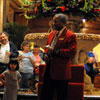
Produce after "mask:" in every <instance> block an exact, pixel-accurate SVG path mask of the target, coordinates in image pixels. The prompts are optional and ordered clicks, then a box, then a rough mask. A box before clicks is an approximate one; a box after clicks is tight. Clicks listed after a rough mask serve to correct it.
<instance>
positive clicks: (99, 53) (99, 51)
mask: <svg viewBox="0 0 100 100" xmlns="http://www.w3.org/2000/svg"><path fill="white" fill-rule="evenodd" d="M93 51H95V52H96V53H97V55H98V62H100V43H99V44H98V45H97V46H95V47H94V48H93Z"/></svg>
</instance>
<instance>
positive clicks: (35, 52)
mask: <svg viewBox="0 0 100 100" xmlns="http://www.w3.org/2000/svg"><path fill="white" fill-rule="evenodd" d="M33 55H34V59H35V70H34V72H35V79H36V80H37V81H39V66H40V64H45V62H44V61H43V60H42V59H41V57H40V47H39V46H38V45H34V49H33Z"/></svg>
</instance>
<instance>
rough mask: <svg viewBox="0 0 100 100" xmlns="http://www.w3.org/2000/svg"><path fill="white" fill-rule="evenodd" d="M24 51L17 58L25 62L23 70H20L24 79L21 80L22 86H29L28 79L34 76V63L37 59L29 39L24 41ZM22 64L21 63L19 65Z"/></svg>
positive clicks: (22, 46)
mask: <svg viewBox="0 0 100 100" xmlns="http://www.w3.org/2000/svg"><path fill="white" fill-rule="evenodd" d="M21 48H22V51H20V52H21V54H22V55H20V56H19V57H18V58H17V60H18V61H22V64H23V70H21V71H20V73H21V76H22V79H21V82H20V88H29V84H28V81H29V80H30V79H31V78H32V76H33V75H34V73H33V71H34V65H35V59H34V56H33V53H32V52H30V43H29V42H28V41H23V43H22V44H21ZM19 66H20V65H19Z"/></svg>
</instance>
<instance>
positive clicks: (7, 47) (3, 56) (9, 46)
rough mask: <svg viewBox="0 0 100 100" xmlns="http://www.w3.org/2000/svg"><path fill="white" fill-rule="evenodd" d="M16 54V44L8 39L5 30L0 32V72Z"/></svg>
mask: <svg viewBox="0 0 100 100" xmlns="http://www.w3.org/2000/svg"><path fill="white" fill-rule="evenodd" d="M17 56H18V52H17V48H16V46H15V45H14V44H13V43H12V42H10V41H9V40H8V34H7V33H6V32H1V33H0V73H2V72H3V71H5V70H6V69H7V66H8V63H9V61H10V60H11V59H12V58H16V57H17Z"/></svg>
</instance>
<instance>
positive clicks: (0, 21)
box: [0, 0, 9, 32]
mask: <svg viewBox="0 0 100 100" xmlns="http://www.w3.org/2000/svg"><path fill="white" fill-rule="evenodd" d="M8 10H9V0H0V32H1V31H3V26H4V24H5V23H6V21H7V15H8Z"/></svg>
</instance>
